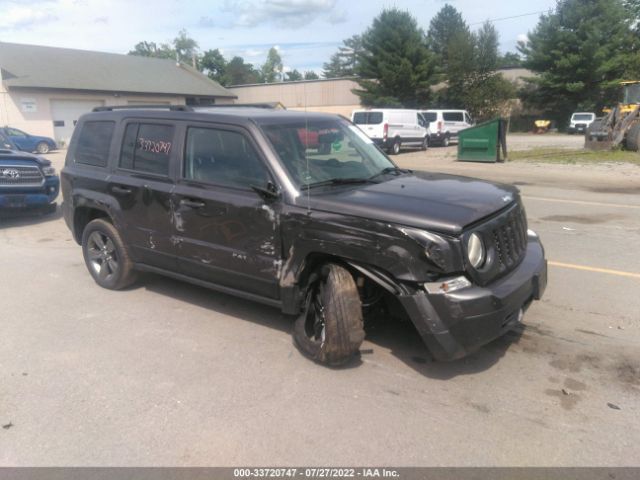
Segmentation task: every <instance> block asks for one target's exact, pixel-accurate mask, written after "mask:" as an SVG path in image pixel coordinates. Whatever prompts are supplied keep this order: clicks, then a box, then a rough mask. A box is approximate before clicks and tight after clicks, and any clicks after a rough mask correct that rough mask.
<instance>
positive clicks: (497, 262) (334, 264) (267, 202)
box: [62, 106, 547, 365]
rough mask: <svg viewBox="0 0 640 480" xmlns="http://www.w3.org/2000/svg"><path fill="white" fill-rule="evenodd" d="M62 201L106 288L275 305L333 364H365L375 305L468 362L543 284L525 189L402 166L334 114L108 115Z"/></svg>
mask: <svg viewBox="0 0 640 480" xmlns="http://www.w3.org/2000/svg"><path fill="white" fill-rule="evenodd" d="M62 191H63V195H64V204H63V211H64V217H65V220H66V223H67V225H68V226H69V228H70V229H71V231H72V232H73V235H74V238H75V240H76V241H77V242H78V244H80V245H81V246H82V251H83V254H84V260H85V262H86V265H87V268H88V270H89V273H90V274H91V275H92V277H93V279H94V280H95V281H96V283H98V285H100V286H102V287H105V288H109V289H121V288H124V287H127V286H129V285H130V284H131V283H133V282H134V281H135V279H136V273H137V272H153V273H158V274H163V275H168V276H170V277H174V278H177V279H180V280H184V281H188V282H192V283H194V284H197V285H201V286H206V287H209V288H211V289H214V290H218V291H221V292H224V293H228V294H232V295H237V296H240V297H243V298H246V299H249V300H254V301H258V302H262V303H265V304H267V305H271V306H274V307H278V308H280V309H281V310H282V312H284V313H285V314H289V315H291V316H292V317H293V319H294V320H293V322H294V326H293V335H294V339H295V342H296V344H297V345H298V347H299V349H300V350H301V351H302V352H303V353H305V354H306V355H308V356H309V357H311V358H312V359H314V360H316V361H318V362H321V363H325V364H328V365H339V364H342V363H345V362H347V361H349V360H350V359H351V358H352V357H353V356H354V355H356V354H357V353H358V351H359V347H360V345H361V343H362V341H363V339H364V337H365V326H366V322H367V318H368V316H369V315H370V314H371V312H373V311H377V312H378V313H380V312H383V314H385V315H386V316H389V317H390V316H394V317H396V316H398V317H404V318H405V319H408V320H410V321H411V322H412V323H413V325H415V327H416V330H417V332H418V333H419V335H420V336H421V337H422V339H423V340H424V343H425V344H426V347H427V348H428V350H429V351H430V352H431V354H432V356H433V357H434V358H435V359H438V360H452V359H456V358H460V357H462V356H464V355H467V354H468V353H470V352H472V351H474V350H476V349H478V348H479V347H481V346H482V345H484V344H486V343H488V342H490V341H491V340H493V339H495V338H497V337H498V336H500V335H502V334H504V333H505V332H506V331H508V330H509V329H511V328H512V327H513V326H514V325H516V324H517V323H518V322H520V321H521V320H522V316H523V312H524V311H525V310H526V309H527V307H529V305H530V304H531V302H532V301H533V300H537V299H539V298H540V297H541V295H542V294H543V291H544V289H545V286H546V275H547V268H546V261H545V257H544V250H543V248H542V245H541V243H540V240H539V238H538V236H537V235H536V234H535V233H534V232H532V231H531V230H528V228H527V219H526V216H525V211H524V208H523V206H522V202H521V200H520V197H519V194H518V191H517V189H516V188H514V187H510V186H505V185H496V184H493V183H488V182H485V181H480V180H475V179H471V178H464V177H455V176H450V175H443V174H434V173H417V172H415V173H414V172H411V171H409V170H403V169H401V168H398V167H397V166H396V165H395V164H394V163H393V162H392V161H391V160H390V159H389V158H388V157H387V156H386V155H385V154H384V153H383V152H382V151H381V150H380V149H379V148H378V147H376V146H375V145H374V144H373V143H372V141H371V140H370V139H369V138H368V137H367V136H366V135H365V134H363V132H362V131H360V130H359V129H358V127H356V126H354V125H353V124H351V123H350V122H349V121H348V120H345V119H343V118H341V117H337V116H332V115H324V114H311V113H309V114H306V113H302V112H292V111H276V110H270V109H261V108H248V107H244V108H243V107H231V108H229V107H225V108H222V107H218V108H208V109H202V110H193V109H191V108H189V107H171V108H168V107H164V108H163V109H161V108H157V109H154V108H150V107H149V106H144V107H139V108H135V107H126V108H124V107H121V108H118V107H112V108H109V107H100V108H98V109H96V111H94V112H92V113H89V114H87V115H84V116H83V117H82V118H81V119H80V120H79V121H78V124H77V127H76V129H75V132H74V135H73V138H72V140H71V143H70V146H69V150H68V154H67V158H66V165H65V167H64V169H63V171H62Z"/></svg>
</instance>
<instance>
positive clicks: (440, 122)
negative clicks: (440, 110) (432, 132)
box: [438, 120, 442, 133]
mask: <svg viewBox="0 0 640 480" xmlns="http://www.w3.org/2000/svg"><path fill="white" fill-rule="evenodd" d="M441 131H442V120H441V121H439V122H438V133H440V132H441Z"/></svg>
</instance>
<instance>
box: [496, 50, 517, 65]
mask: <svg viewBox="0 0 640 480" xmlns="http://www.w3.org/2000/svg"><path fill="white" fill-rule="evenodd" d="M521 66H522V57H520V55H519V54H518V53H516V52H507V53H505V54H504V55H502V56H500V57H499V58H498V68H513V67H521Z"/></svg>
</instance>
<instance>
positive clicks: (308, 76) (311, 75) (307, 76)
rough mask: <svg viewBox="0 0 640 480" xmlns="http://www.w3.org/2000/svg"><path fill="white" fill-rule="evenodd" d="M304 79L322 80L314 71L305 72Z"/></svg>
mask: <svg viewBox="0 0 640 480" xmlns="http://www.w3.org/2000/svg"><path fill="white" fill-rule="evenodd" d="M304 79H305V80H320V75H318V74H317V73H316V72H314V71H313V70H306V71H305V72H304Z"/></svg>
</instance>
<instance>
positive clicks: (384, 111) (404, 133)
mask: <svg viewBox="0 0 640 480" xmlns="http://www.w3.org/2000/svg"><path fill="white" fill-rule="evenodd" d="M351 121H352V122H353V123H355V124H356V125H358V127H360V129H361V130H362V131H364V133H366V134H367V135H368V136H369V138H370V139H371V140H373V141H374V143H375V144H376V145H378V146H380V148H383V149H385V150H387V151H388V152H389V153H391V154H393V155H397V154H398V153H400V148H402V147H418V148H421V149H422V150H426V149H427V147H428V146H429V129H428V128H427V124H426V122H425V120H424V117H423V116H422V114H421V113H420V111H419V110H399V109H388V108H374V109H371V110H354V111H353V113H352V114H351Z"/></svg>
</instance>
